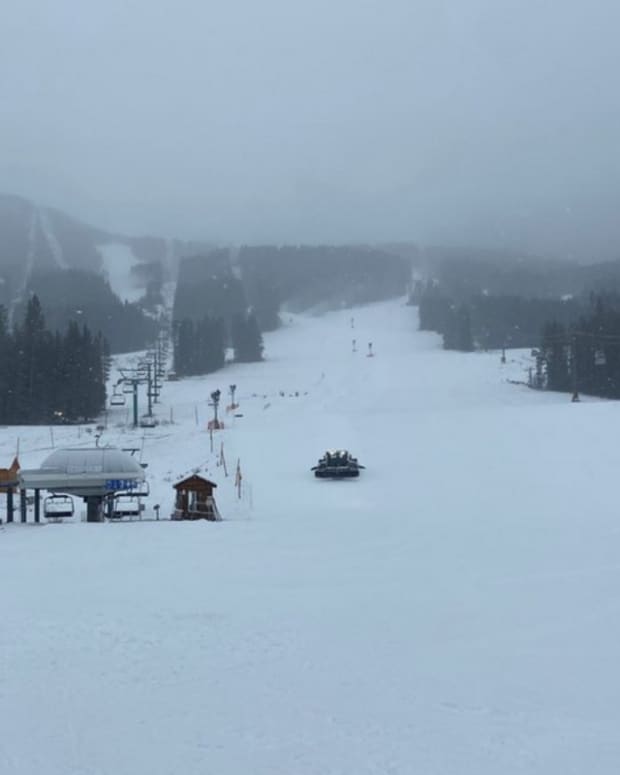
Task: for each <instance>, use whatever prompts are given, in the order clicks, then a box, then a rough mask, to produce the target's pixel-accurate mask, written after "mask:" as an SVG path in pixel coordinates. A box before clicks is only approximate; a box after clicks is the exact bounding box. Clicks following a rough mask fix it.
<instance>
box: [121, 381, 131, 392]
mask: <svg viewBox="0 0 620 775" xmlns="http://www.w3.org/2000/svg"><path fill="white" fill-rule="evenodd" d="M123 393H133V385H132V384H131V382H125V383H124V384H123Z"/></svg>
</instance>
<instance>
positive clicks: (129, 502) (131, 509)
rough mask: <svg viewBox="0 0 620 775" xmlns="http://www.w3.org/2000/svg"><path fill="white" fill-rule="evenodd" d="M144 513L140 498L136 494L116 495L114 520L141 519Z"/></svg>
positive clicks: (112, 515) (113, 508) (113, 510)
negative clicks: (125, 518) (141, 513)
mask: <svg viewBox="0 0 620 775" xmlns="http://www.w3.org/2000/svg"><path fill="white" fill-rule="evenodd" d="M141 511H142V508H141V503H140V498H139V497H138V496H137V495H136V494H131V495H128V494H125V493H116V494H115V495H114V500H113V502H112V514H111V517H112V519H122V518H123V517H139V516H140V512H141Z"/></svg>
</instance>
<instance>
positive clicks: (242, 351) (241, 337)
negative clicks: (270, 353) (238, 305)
mask: <svg viewBox="0 0 620 775" xmlns="http://www.w3.org/2000/svg"><path fill="white" fill-rule="evenodd" d="M231 338H232V344H233V348H234V350H235V360H236V361H238V362H241V363H250V362H253V361H260V360H262V358H263V337H262V334H261V332H260V329H259V327H258V321H257V320H256V316H255V315H254V314H252V313H251V312H250V313H246V314H245V315H235V317H234V318H233V321H232V328H231Z"/></svg>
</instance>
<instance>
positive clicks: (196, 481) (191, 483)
mask: <svg viewBox="0 0 620 775" xmlns="http://www.w3.org/2000/svg"><path fill="white" fill-rule="evenodd" d="M205 485H210V486H211V487H217V484H216V483H215V482H212V481H211V480H210V479H205V477H204V476H198V474H192V475H191V476H188V477H186V478H185V479H181V481H180V482H177V483H176V484H174V485H172V486H173V487H174V489H175V490H179V489H181V488H185V489H201V488H202V487H204V486H205Z"/></svg>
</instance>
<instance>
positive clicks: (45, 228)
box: [36, 207, 69, 269]
mask: <svg viewBox="0 0 620 775" xmlns="http://www.w3.org/2000/svg"><path fill="white" fill-rule="evenodd" d="M36 213H37V217H38V219H39V226H40V228H41V233H42V234H43V236H44V237H45V240H46V241H47V244H48V247H49V249H50V253H51V254H52V256H53V258H54V261H55V262H56V266H57V267H58V268H59V269H68V268H69V265H68V264H67V261H66V259H65V256H64V253H63V250H62V246H61V244H60V242H59V241H58V238H57V237H56V235H55V234H54V228H53V226H52V224H51V222H50V219H49V214H48V212H47V210H44V209H42V208H40V207H37V208H36Z"/></svg>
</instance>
